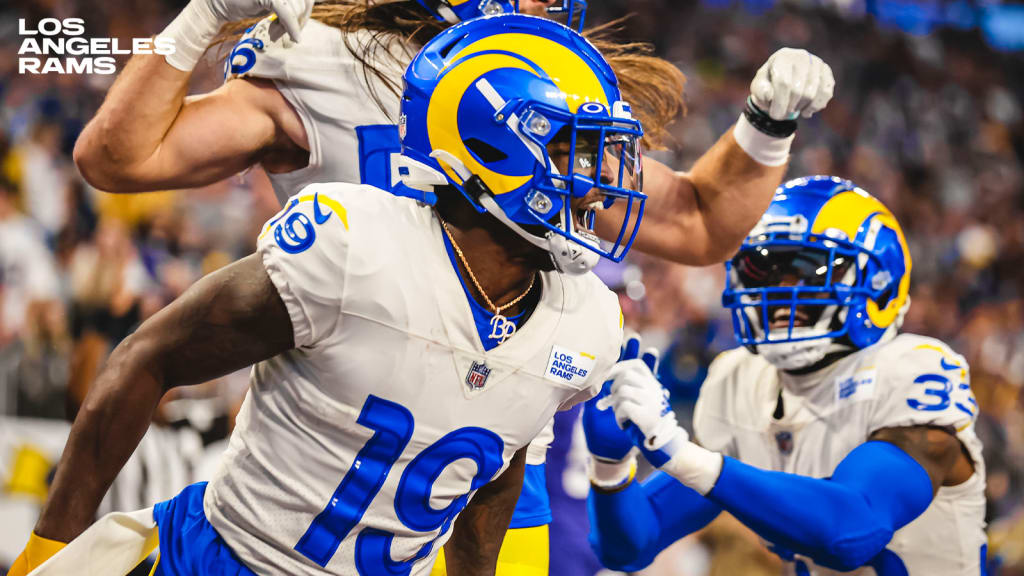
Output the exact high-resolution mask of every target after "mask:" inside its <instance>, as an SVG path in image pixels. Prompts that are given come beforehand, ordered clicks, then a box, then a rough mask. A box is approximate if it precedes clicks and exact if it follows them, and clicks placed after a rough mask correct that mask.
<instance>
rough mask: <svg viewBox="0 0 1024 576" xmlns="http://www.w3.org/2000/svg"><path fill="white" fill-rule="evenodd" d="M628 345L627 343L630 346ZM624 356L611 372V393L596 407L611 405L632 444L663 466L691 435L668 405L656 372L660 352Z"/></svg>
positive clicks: (654, 463)
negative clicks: (641, 355)
mask: <svg viewBox="0 0 1024 576" xmlns="http://www.w3.org/2000/svg"><path fill="white" fill-rule="evenodd" d="M628 345H629V343H628V342H627V348H628ZM636 348H639V343H637V345H636ZM623 358H624V359H623V360H621V361H620V362H619V363H618V364H616V365H615V366H614V367H612V371H611V372H610V374H609V376H610V377H611V388H610V391H609V393H608V395H606V396H604V397H601V398H600V399H599V400H598V401H597V402H596V403H595V405H594V407H595V408H597V409H599V410H604V409H605V408H608V407H611V408H612V410H613V412H614V414H615V420H616V423H617V424H618V425H619V426H620V427H621V428H623V430H624V431H625V433H626V435H627V436H628V437H629V438H630V440H631V441H632V443H633V444H634V445H635V446H637V447H638V448H640V452H641V453H642V454H643V455H644V457H645V458H647V460H648V461H649V462H650V463H651V464H653V465H654V466H656V467H658V468H660V467H661V466H663V465H664V464H665V463H666V462H668V461H669V460H670V459H671V458H672V455H673V454H674V453H675V451H676V450H677V449H679V448H680V446H681V445H683V444H686V443H687V441H688V440H689V434H687V433H686V430H684V429H683V428H681V427H680V426H679V424H678V423H677V422H676V415H675V413H674V412H672V409H671V407H670V406H669V404H668V390H665V388H664V387H662V385H661V383H660V382H658V378H657V376H655V375H654V374H655V371H656V370H657V353H656V352H654V351H647V352H645V353H644V355H643V357H642V358H636V357H635V356H634V357H633V358H626V355H625V354H624V355H623ZM605 387H607V383H605ZM602 392H603V390H602Z"/></svg>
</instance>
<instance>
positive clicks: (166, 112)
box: [75, 0, 834, 265]
mask: <svg viewBox="0 0 1024 576" xmlns="http://www.w3.org/2000/svg"><path fill="white" fill-rule="evenodd" d="M422 2H423V3H424V4H426V5H434V6H437V5H444V4H452V5H457V6H455V7H456V8H457V9H458V10H459V12H458V13H457V15H462V14H463V12H462V11H464V10H465V9H466V8H465V6H466V4H470V3H468V2H465V3H463V2H455V1H452V2H448V3H446V2H443V1H439V0H422ZM268 4H269V5H268ZM552 4H553V2H552V1H551V0H545V1H540V0H520V1H519V2H518V6H519V9H520V10H522V11H525V12H528V13H537V12H538V11H541V12H543V11H544V10H545V9H546V7H548V6H551V5H552ZM571 4H572V0H563V2H561V3H559V6H565V5H571ZM271 5H272V6H273V7H274V9H275V10H277V11H278V17H277V18H276V19H275V18H270V19H264V20H263V21H260V22H259V23H257V24H256V25H255V26H254V27H252V29H251V30H249V32H247V33H246V34H245V36H244V37H243V38H242V39H241V40H239V41H238V43H237V44H236V45H235V48H234V49H233V50H232V51H231V54H230V55H229V56H228V61H227V63H226V68H227V70H226V72H227V76H228V78H229V81H227V82H226V83H225V84H224V85H223V86H222V87H220V88H218V89H217V90H214V91H213V92H210V93H208V94H203V95H200V96H197V97H186V91H187V86H188V81H189V78H190V76H191V72H192V69H193V68H194V67H195V65H196V63H197V62H198V61H199V59H200V58H201V56H202V54H203V52H204V51H205V50H206V49H207V47H209V46H210V45H211V43H213V42H214V41H215V39H216V38H217V36H218V31H219V30H221V29H222V28H227V27H230V25H231V24H232V23H237V22H238V21H240V20H244V19H249V18H253V17H258V16H260V15H264V14H266V13H267V12H268V10H269V7H270V6H271ZM473 5H476V4H473ZM492 5H493V6H495V7H504V8H502V9H511V6H512V2H509V1H504V2H498V1H492V2H489V3H487V4H486V6H487V7H490V6H492ZM310 9H311V0H273V1H271V0H192V1H191V2H190V3H189V4H188V5H187V6H186V8H185V9H184V10H183V11H182V13H181V14H180V15H179V16H178V17H177V18H176V19H175V20H174V21H173V22H172V23H171V24H170V25H169V26H168V28H167V29H166V30H165V31H164V32H163V33H162V35H163V36H166V37H170V38H173V39H174V40H175V43H176V46H177V47H178V50H177V52H175V53H174V54H172V55H169V56H166V57H164V56H160V55H146V54H140V55H134V56H133V57H132V58H131V60H130V61H129V62H128V65H127V66H126V67H125V69H124V71H123V72H122V73H121V74H120V76H119V77H118V79H117V81H116V82H115V84H114V86H113V87H112V88H111V90H110V92H109V93H108V94H107V97H106V100H105V101H104V103H103V105H102V106H101V107H100V109H99V111H98V112H97V113H96V116H95V117H94V118H93V119H92V121H90V122H89V124H88V125H87V126H86V128H85V130H84V131H83V132H82V135H81V136H80V137H79V139H78V142H77V143H76V146H75V161H76V164H77V165H78V167H79V169H80V170H81V172H82V175H83V176H84V177H85V178H86V179H87V180H88V181H89V182H90V183H91V184H93V185H94V186H96V187H97V188H99V189H101V190H106V191H112V192H137V191H148V190H160V189H169V188H186V187H195V186H202V185H206V184H210V183H212V182H215V181H217V180H220V179H222V178H225V177H228V176H231V175H233V174H236V173H238V172H240V171H242V170H244V169H246V168H248V167H249V166H251V165H253V164H256V163H259V164H262V165H263V167H264V168H265V169H266V170H267V172H268V174H269V176H270V179H271V182H272V183H273V184H274V187H275V190H276V191H277V194H278V197H279V198H280V199H282V200H283V199H284V198H286V197H287V195H288V194H290V193H291V191H293V190H295V189H297V186H298V185H301V184H307V183H311V182H325V181H343V182H355V181H363V182H369V181H370V180H372V181H374V182H376V183H380V184H388V183H390V174H383V175H382V174H378V173H372V172H374V170H373V169H369V170H368V169H367V168H368V167H367V166H364V165H361V162H363V160H365V159H366V158H369V157H372V156H373V154H372V153H373V151H375V150H381V149H383V150H385V151H388V152H390V151H392V150H393V145H391V144H390V143H393V142H394V140H393V139H394V137H393V136H391V135H390V134H389V133H388V132H387V130H386V128H385V127H386V126H387V125H394V124H396V123H398V121H399V114H398V105H399V98H398V94H399V91H400V89H401V84H400V82H399V78H400V76H401V73H402V71H403V70H404V69H405V67H406V65H407V64H408V62H409V59H410V58H411V57H412V55H413V54H414V53H415V52H416V50H418V48H419V46H421V45H422V44H423V43H424V42H426V40H428V39H429V38H431V37H432V36H433V35H435V34H437V33H438V32H440V31H441V30H442V29H444V27H446V26H447V25H448V22H445V21H441V20H438V19H436V18H434V17H432V16H431V15H430V13H429V12H427V11H426V10H424V8H423V7H422V6H421V5H420V3H418V2H413V1H411V0H403V1H398V2H388V3H367V2H365V1H362V0H338V1H336V2H332V3H328V4H325V5H317V6H316V7H314V8H312V10H313V12H312V15H313V17H312V19H311V20H309V21H308V22H306V23H305V25H303V24H302V23H303V20H304V16H305V15H308V14H309V10H310ZM478 12H479V11H477V12H473V13H472V14H469V15H475V14H477V13H478ZM285 29H288V30H289V32H288V33H287V34H286V33H285ZM598 48H599V49H601V50H602V51H603V52H604V53H606V54H609V53H610V55H609V61H610V62H611V63H612V64H613V68H616V70H617V72H619V76H620V80H621V81H622V84H623V86H624V87H625V90H624V97H625V98H626V99H627V101H630V102H631V103H632V104H633V105H634V109H635V113H636V116H637V117H638V118H639V119H641V120H642V121H644V122H645V125H648V126H652V127H653V130H654V131H655V132H658V131H663V130H664V126H667V125H668V124H670V123H671V122H672V121H674V120H675V116H676V114H677V113H678V112H679V111H680V110H681V103H682V100H681V98H682V95H681V91H682V74H681V73H680V72H679V70H678V69H677V68H676V67H675V66H672V65H671V64H669V63H667V62H665V61H663V60H661V59H659V58H653V57H650V56H644V55H643V54H638V53H636V52H635V50H632V49H631V48H630V47H620V46H616V45H615V44H612V43H609V42H601V43H599V44H598ZM752 86H753V88H754V89H753V91H752V93H751V99H750V101H749V102H748V110H749V111H750V114H748V115H746V116H741V117H740V119H739V121H738V122H737V123H736V125H735V127H734V128H732V129H730V130H729V131H728V132H726V134H724V135H723V136H722V137H721V138H720V139H719V141H718V142H717V143H716V144H715V145H714V146H712V148H711V149H709V150H708V152H707V153H705V154H704V156H702V157H701V158H700V159H699V160H698V161H697V163H696V164H695V165H694V166H693V168H692V169H691V170H690V171H689V172H674V171H672V170H670V169H669V168H667V167H666V166H664V165H661V164H659V163H657V162H648V165H647V174H645V183H644V184H645V193H647V195H648V196H649V197H650V199H651V200H650V202H651V204H650V205H649V206H650V207H651V208H652V210H650V211H649V218H648V220H647V222H646V224H645V226H644V227H643V228H642V229H641V232H640V235H639V237H638V238H637V247H638V248H639V249H641V250H643V251H646V252H649V253H652V254H655V255H659V256H662V257H664V258H667V259H670V260H674V261H677V262H681V263H684V264H693V265H707V264H711V263H716V262H721V261H723V260H725V259H727V258H728V257H729V256H730V255H731V254H733V253H734V252H735V250H736V248H737V247H738V246H739V245H740V243H741V242H742V240H743V237H744V236H745V234H746V232H747V231H748V230H749V229H750V228H751V227H752V226H753V225H754V224H755V223H756V222H757V219H758V218H759V217H760V215H761V214H762V213H763V212H764V210H765V208H766V207H767V206H768V204H769V202H770V201H771V194H772V191H773V190H774V189H775V187H776V186H778V184H779V183H780V182H781V180H782V175H783V173H784V172H785V164H786V161H787V159H788V152H789V148H790V144H791V142H792V139H793V136H792V134H793V131H794V130H795V127H796V124H795V122H793V121H792V120H793V119H794V118H796V117H798V116H801V115H802V116H804V117H809V116H811V115H812V114H814V113H815V112H817V111H819V110H821V109H822V108H823V107H824V106H825V104H826V103H827V102H828V100H829V99H830V98H831V95H832V90H833V86H834V80H833V78H832V72H831V70H830V69H829V67H828V65H826V64H825V63H823V62H822V61H821V60H820V59H819V58H817V57H816V56H813V55H810V54H808V53H807V52H806V51H803V50H792V49H782V50H780V51H779V52H777V53H776V54H775V55H773V56H772V57H771V58H770V59H769V60H768V62H767V63H766V64H765V65H764V66H763V67H762V68H761V69H760V70H759V71H758V74H757V78H756V79H755V82H754V84H753V85H752ZM751 118H753V120H750V119H751ZM381 138H383V139H384V141H383V142H381V140H380V139H381ZM360 152H363V154H361V153H360ZM384 156H387V153H385V154H384ZM381 164H382V163H379V162H378V163H375V164H374V165H373V166H371V167H370V168H373V167H375V166H380V165H381ZM383 164H386V163H383ZM385 171H386V172H397V171H398V167H395V166H392V167H390V168H386V169H385ZM401 192H404V193H412V192H410V191H409V190H408V189H402V190H401ZM413 194H415V193H413ZM618 209H619V210H621V207H619V208H618ZM603 215H604V216H605V218H599V220H598V226H599V231H600V232H601V233H602V234H603V235H605V236H608V235H609V234H611V233H612V232H614V231H611V230H608V229H606V228H609V227H611V226H608V227H606V226H605V225H604V223H603V221H604V220H609V221H611V222H614V221H615V220H617V219H618V218H619V216H620V214H614V216H613V217H612V214H610V213H607V212H606V213H604V214H603Z"/></svg>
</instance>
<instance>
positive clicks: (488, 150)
mask: <svg viewBox="0 0 1024 576" xmlns="http://www.w3.org/2000/svg"><path fill="white" fill-rule="evenodd" d="M463 144H465V145H466V148H467V149H469V151H470V152H472V153H473V154H474V155H475V156H476V157H477V158H479V159H480V161H481V162H483V163H484V164H490V163H492V162H501V161H502V160H505V159H506V158H508V154H505V153H504V152H502V151H501V150H498V149H497V148H495V147H494V146H491V145H490V144H488V143H487V142H484V141H483V140H481V139H479V138H467V139H466V140H463Z"/></svg>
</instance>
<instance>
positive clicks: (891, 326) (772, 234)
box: [722, 176, 911, 370]
mask: <svg viewBox="0 0 1024 576" xmlns="http://www.w3.org/2000/svg"><path fill="white" fill-rule="evenodd" d="M910 267H911V261H910V251H909V249H908V248H907V241H906V239H905V238H904V236H903V231H902V230H901V229H900V225H899V223H898V222H897V221H896V218H895V217H894V216H893V215H892V213H891V212H890V211H889V210H888V209H887V208H886V207H885V206H884V205H883V204H882V203H881V202H879V201H878V200H877V199H876V198H874V197H873V196H871V195H870V194H868V193H867V192H865V191H864V190H862V189H860V188H858V187H857V186H856V185H855V184H854V183H853V182H850V181H849V180H843V179H840V178H836V177H830V176H812V177H808V178H798V179H796V180H791V181H789V182H786V183H785V184H783V185H782V186H780V187H779V188H778V189H777V190H776V191H775V197H774V199H773V200H772V203H771V205H770V206H769V207H768V211H767V212H766V213H765V215H764V216H763V217H762V218H761V220H760V222H758V224H757V226H756V227H755V228H754V229H753V230H752V231H751V232H750V234H749V235H748V236H747V239H746V241H744V243H743V245H742V246H741V247H740V250H739V252H738V253H737V254H736V256H735V257H734V258H733V259H732V261H731V262H727V263H726V270H727V279H726V287H725V291H724V292H723V293H722V303H723V304H724V306H725V307H726V308H728V309H729V310H730V311H731V313H732V321H733V331H734V332H735V334H736V339H737V340H739V342H740V343H741V344H743V345H745V346H747V347H748V348H750V349H751V350H752V351H755V352H758V353H760V354H762V355H763V356H764V357H765V358H766V359H767V360H769V361H770V362H772V364H774V365H775V366H777V367H778V368H781V369H784V370H797V369H801V368H806V367H808V366H812V365H813V364H815V363H817V362H818V361H820V360H821V359H822V358H824V357H825V355H826V354H829V353H830V352H834V351H840V350H843V349H851V348H864V347H866V346H870V345H872V344H874V343H876V342H879V341H880V340H882V339H887V338H891V337H892V336H894V335H895V334H896V331H897V330H899V327H900V325H901V324H902V322H903V316H904V314H905V313H906V311H907V309H908V308H909V306H910V297H909V291H910Z"/></svg>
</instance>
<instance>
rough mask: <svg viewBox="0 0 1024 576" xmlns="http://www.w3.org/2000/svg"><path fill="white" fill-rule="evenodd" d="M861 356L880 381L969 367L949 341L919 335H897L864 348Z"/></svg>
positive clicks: (861, 359)
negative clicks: (875, 372)
mask: <svg viewBox="0 0 1024 576" xmlns="http://www.w3.org/2000/svg"><path fill="white" fill-rule="evenodd" d="M860 355H861V356H862V357H861V358H860V362H861V363H862V364H864V365H865V366H867V365H871V367H873V368H875V369H877V371H878V374H879V376H880V377H882V379H883V380H884V379H886V377H896V378H900V377H901V376H904V375H907V374H923V373H929V372H944V371H946V370H952V369H954V368H959V369H962V370H967V368H968V366H967V361H966V360H965V359H964V357H963V356H961V355H960V354H958V353H957V352H956V351H955V350H953V348H952V347H950V346H949V345H948V344H946V343H945V342H943V341H942V340H938V339H936V338H932V337H929V336H922V335H919V334H906V333H905V334H898V335H897V336H896V337H894V338H893V339H891V340H888V341H886V342H882V343H879V344H875V345H874V346H870V347H868V348H865V349H864V350H863V351H862V352H861V353H860Z"/></svg>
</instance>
